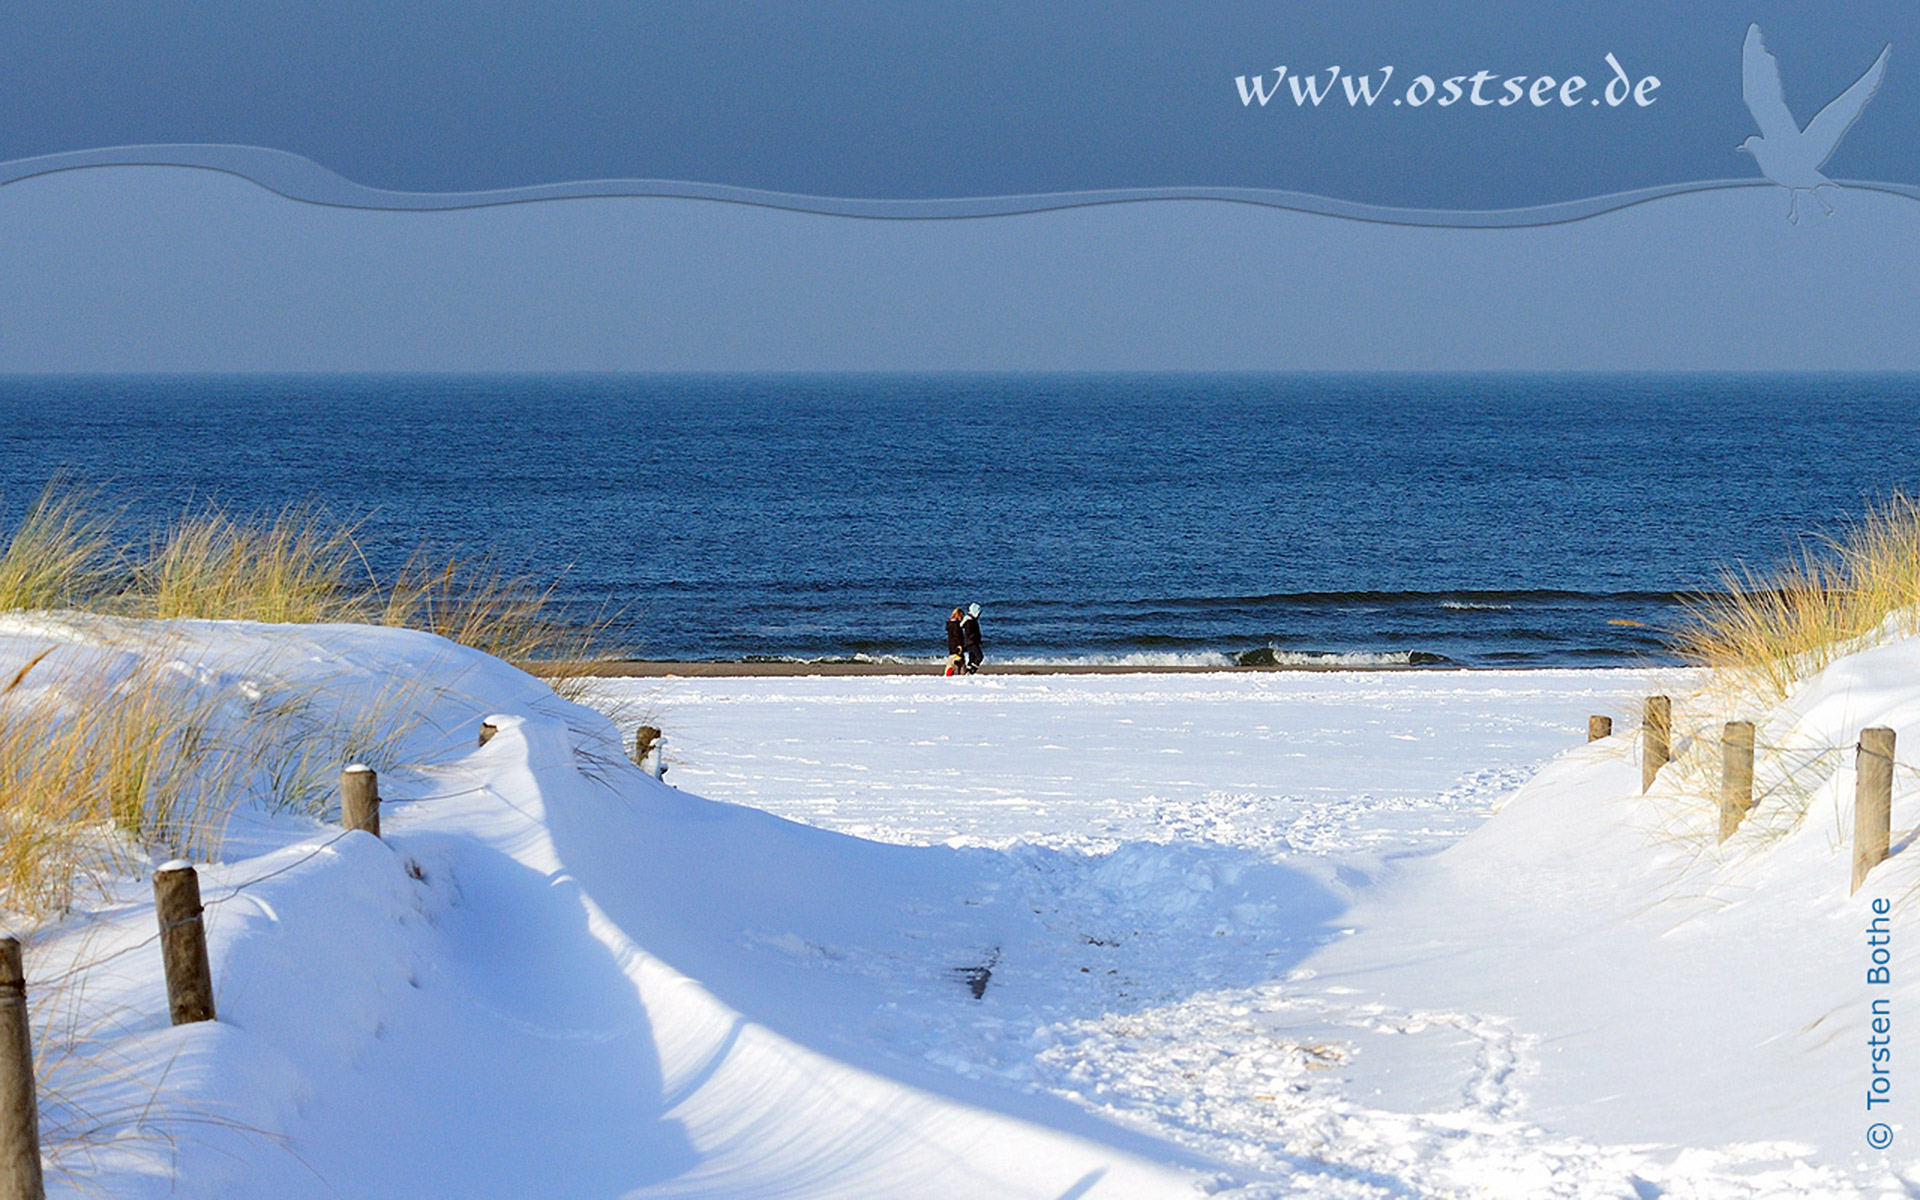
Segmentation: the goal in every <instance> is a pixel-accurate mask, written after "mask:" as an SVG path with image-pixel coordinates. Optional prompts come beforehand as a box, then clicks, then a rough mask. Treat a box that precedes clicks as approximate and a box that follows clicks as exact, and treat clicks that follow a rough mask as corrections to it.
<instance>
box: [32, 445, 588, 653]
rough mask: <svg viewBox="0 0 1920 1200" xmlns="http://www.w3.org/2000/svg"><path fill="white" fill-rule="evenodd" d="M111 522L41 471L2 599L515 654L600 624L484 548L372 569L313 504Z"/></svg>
mask: <svg viewBox="0 0 1920 1200" xmlns="http://www.w3.org/2000/svg"><path fill="white" fill-rule="evenodd" d="M114 526H115V518H114V517H113V516H112V515H110V514H106V513H102V512H101V511H100V506H99V500H98V497H97V496H96V495H94V494H92V493H88V492H84V491H79V490H76V489H73V488H72V487H70V486H69V485H67V484H66V483H65V482H64V481H61V480H55V481H54V482H53V483H51V484H49V485H48V486H47V488H46V489H45V490H44V491H43V492H42V493H41V494H40V496H39V498H38V499H36V500H35V501H34V503H33V504H32V506H31V507H29V509H28V510H27V512H26V513H25V514H24V516H23V517H22V518H21V520H20V521H19V523H18V525H16V526H15V529H14V532H13V535H12V538H11V540H10V541H9V542H8V544H7V548H6V552H5V553H4V554H3V555H0V612H4V611H20V610H29V609H79V610H85V611H90V612H100V613H110V614H115V615H121V616H131V617H156V618H162V619H166V618H187V617H193V618H206V619H212V620H244V621H266V622H287V623H297V624H311V623H316V622H347V623H363V624H380V625H392V626H400V627H404V628H411V629H424V630H427V631H429V632H432V633H437V634H439V635H441V636H442V637H445V638H448V639H449V640H451V641H455V642H458V643H460V644H461V645H465V646H471V647H473V648H475V649H477V650H481V651H484V652H485V653H488V654H492V655H494V656H495V657H497V658H503V659H505V660H507V661H508V662H512V663H514V664H516V665H520V666H527V665H530V664H532V663H535V662H541V661H553V660H557V659H562V658H564V659H569V660H584V659H588V658H592V657H594V656H595V654H596V652H597V651H596V647H597V646H598V644H599V642H600V641H601V639H602V638H603V637H604V636H605V634H606V632H607V629H608V626H609V624H610V622H607V621H604V620H600V621H589V622H569V621H563V620H560V619H557V618H556V616H555V606H554V603H553V597H554V586H553V585H552V584H551V583H548V584H542V583H540V582H538V581H536V580H534V579H532V578H530V577H527V576H523V575H514V574H511V573H509V572H506V571H504V570H502V569H501V568H500V567H499V566H498V565H497V564H495V563H494V562H492V561H491V560H490V559H487V558H485V557H473V558H467V557H446V558H440V559H435V558H432V557H430V556H428V555H426V554H424V553H419V552H416V553H415V554H414V555H413V556H412V558H411V559H409V561H408V562H407V564H406V565H405V566H404V567H402V568H401V569H400V570H399V571H397V572H395V573H394V575H393V577H392V578H391V579H388V580H384V581H383V580H381V579H379V578H377V577H376V575H375V572H374V571H373V569H372V568H371V567H370V566H369V565H368V560H367V556H366V554H365V553H364V552H363V547H362V546H361V544H360V542H359V540H358V529H357V527H356V526H355V525H353V524H351V523H348V522H344V521H341V520H339V519H337V518H336V517H334V516H333V515H332V514H330V513H329V512H327V511H326V510H325V509H324V508H321V507H319V506H318V505H314V504H298V505H293V506H290V507H287V508H285V509H282V510H281V511H279V512H278V513H271V514H262V515H249V516H235V515H233V514H231V513H229V512H227V511H226V510H224V509H221V508H218V507H216V506H211V505H202V506H198V507H195V508H191V509H188V510H187V511H185V512H183V513H182V514H181V516H180V517H178V518H177V519H176V520H174V521H173V522H171V523H170V524H168V525H167V526H166V528H165V529H164V530H162V531H161V532H160V533H159V534H158V535H157V536H155V537H154V538H153V539H152V540H151V541H150V542H149V543H147V544H146V545H144V546H134V545H129V544H124V543H122V542H121V541H120V540H119V539H118V538H116V536H115V532H114Z"/></svg>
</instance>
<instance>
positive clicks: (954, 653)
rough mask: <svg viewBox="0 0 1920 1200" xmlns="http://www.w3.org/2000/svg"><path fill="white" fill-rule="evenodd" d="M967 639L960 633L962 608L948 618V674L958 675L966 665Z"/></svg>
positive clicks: (955, 610)
mask: <svg viewBox="0 0 1920 1200" xmlns="http://www.w3.org/2000/svg"><path fill="white" fill-rule="evenodd" d="M966 645H967V643H966V639H965V638H964V637H962V636H961V633H960V610H959V609H957V608H956V609H954V610H953V615H952V616H950V617H948V618H947V674H949V675H958V674H959V673H960V671H961V668H962V667H964V666H965V665H966V661H967V660H966Z"/></svg>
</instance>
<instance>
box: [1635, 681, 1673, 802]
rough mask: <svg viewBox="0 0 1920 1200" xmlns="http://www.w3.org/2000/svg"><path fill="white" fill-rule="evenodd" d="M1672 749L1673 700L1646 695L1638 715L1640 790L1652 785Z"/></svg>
mask: <svg viewBox="0 0 1920 1200" xmlns="http://www.w3.org/2000/svg"><path fill="white" fill-rule="evenodd" d="M1672 750H1673V701H1671V700H1669V699H1667V697H1665V696H1648V697H1647V703H1646V707H1645V710H1644V711H1643V712H1642V714H1641V717H1640V790H1641V791H1643V792H1644V791H1646V790H1647V789H1648V788H1650V787H1652V786H1653V777H1654V776H1656V775H1658V774H1659V773H1660V768H1661V767H1664V766H1666V765H1667V756H1668V755H1669V754H1670V753H1671V752H1672Z"/></svg>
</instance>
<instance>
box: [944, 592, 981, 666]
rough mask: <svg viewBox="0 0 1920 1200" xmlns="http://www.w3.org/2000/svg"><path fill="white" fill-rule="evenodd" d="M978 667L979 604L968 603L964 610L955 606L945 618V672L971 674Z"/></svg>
mask: <svg viewBox="0 0 1920 1200" xmlns="http://www.w3.org/2000/svg"><path fill="white" fill-rule="evenodd" d="M979 669H980V606H979V605H978V604H969V605H968V606H967V611H966V612H964V613H962V612H961V611H960V610H959V609H957V608H956V609H954V610H953V615H952V616H950V617H948V618H947V674H949V675H958V674H960V673H961V672H962V671H964V672H966V673H967V674H969V675H971V674H973V673H974V672H975V671H978V670H979Z"/></svg>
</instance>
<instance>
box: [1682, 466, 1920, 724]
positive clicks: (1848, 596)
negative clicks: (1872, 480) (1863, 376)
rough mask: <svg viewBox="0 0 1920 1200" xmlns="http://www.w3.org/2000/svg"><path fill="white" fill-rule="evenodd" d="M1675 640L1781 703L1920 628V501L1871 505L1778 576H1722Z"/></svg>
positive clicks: (1729, 686)
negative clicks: (1871, 648)
mask: <svg viewBox="0 0 1920 1200" xmlns="http://www.w3.org/2000/svg"><path fill="white" fill-rule="evenodd" d="M1720 582H1721V589H1720V591H1719V592H1718V593H1716V594H1713V595H1710V596H1706V597H1703V598H1701V599H1698V600H1696V601H1694V602H1693V603H1692V604H1691V605H1690V606H1689V612H1688V619H1687V621H1686V623H1685V624H1684V625H1683V626H1682V628H1681V629H1680V630H1679V632H1678V634H1677V635H1676V637H1675V640H1674V648H1675V650H1676V651H1677V652H1678V653H1679V655H1680V657H1681V658H1682V659H1683V660H1684V661H1686V662H1687V663H1689V664H1690V665H1693V666H1698V667H1705V668H1707V669H1708V670H1709V671H1710V672H1711V673H1712V675H1713V678H1714V680H1715V684H1716V686H1717V687H1718V688H1720V689H1721V690H1723V691H1727V692H1730V693H1731V692H1744V693H1747V694H1748V697H1749V702H1750V703H1777V702H1778V701H1780V700H1782V699H1784V698H1786V696H1788V695H1789V694H1791V693H1792V691H1793V689H1794V688H1795V687H1796V686H1797V685H1798V684H1799V682H1800V681H1801V680H1804V679H1806V678H1807V677H1809V676H1811V675H1813V674H1816V673H1817V672H1819V671H1820V670H1822V669H1823V668H1825V667H1826V666H1827V665H1829V664H1830V663H1832V662H1834V661H1836V660H1837V659H1839V658H1842V657H1844V656H1845V655H1847V654H1850V653H1852V652H1853V651H1855V650H1858V649H1860V648H1862V646H1863V645H1866V644H1869V643H1871V642H1872V641H1874V640H1875V639H1877V638H1880V637H1899V636H1909V635H1912V634H1914V633H1916V632H1920V502H1916V501H1915V500H1913V499H1911V498H1909V497H1906V496H1898V495H1897V496H1894V497H1893V498H1892V499H1890V500H1888V501H1886V502H1884V503H1881V504H1877V505H1875V506H1873V507H1872V508H1871V509H1869V510H1868V511H1867V513H1866V515H1865V516H1863V517H1862V518H1860V519H1859V520H1858V521H1856V522H1854V523H1853V524H1852V525H1851V526H1849V527H1848V528H1847V529H1845V530H1844V531H1843V532H1841V533H1840V534H1839V535H1838V536H1835V537H1832V538H1827V539H1823V540H1821V541H1820V542H1817V543H1814V544H1812V545H1810V546H1807V547H1803V548H1802V549H1801V551H1800V552H1799V553H1798V554H1797V555H1795V556H1794V557H1793V558H1792V559H1790V560H1789V561H1788V562H1787V563H1785V564H1784V565H1783V566H1781V567H1779V568H1777V569H1776V570H1775V571H1773V572H1772V573H1771V574H1765V575H1760V574H1755V573H1754V572H1752V571H1750V570H1746V569H1738V570H1735V569H1729V570H1726V571H1724V572H1722V575H1721V580H1720Z"/></svg>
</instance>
